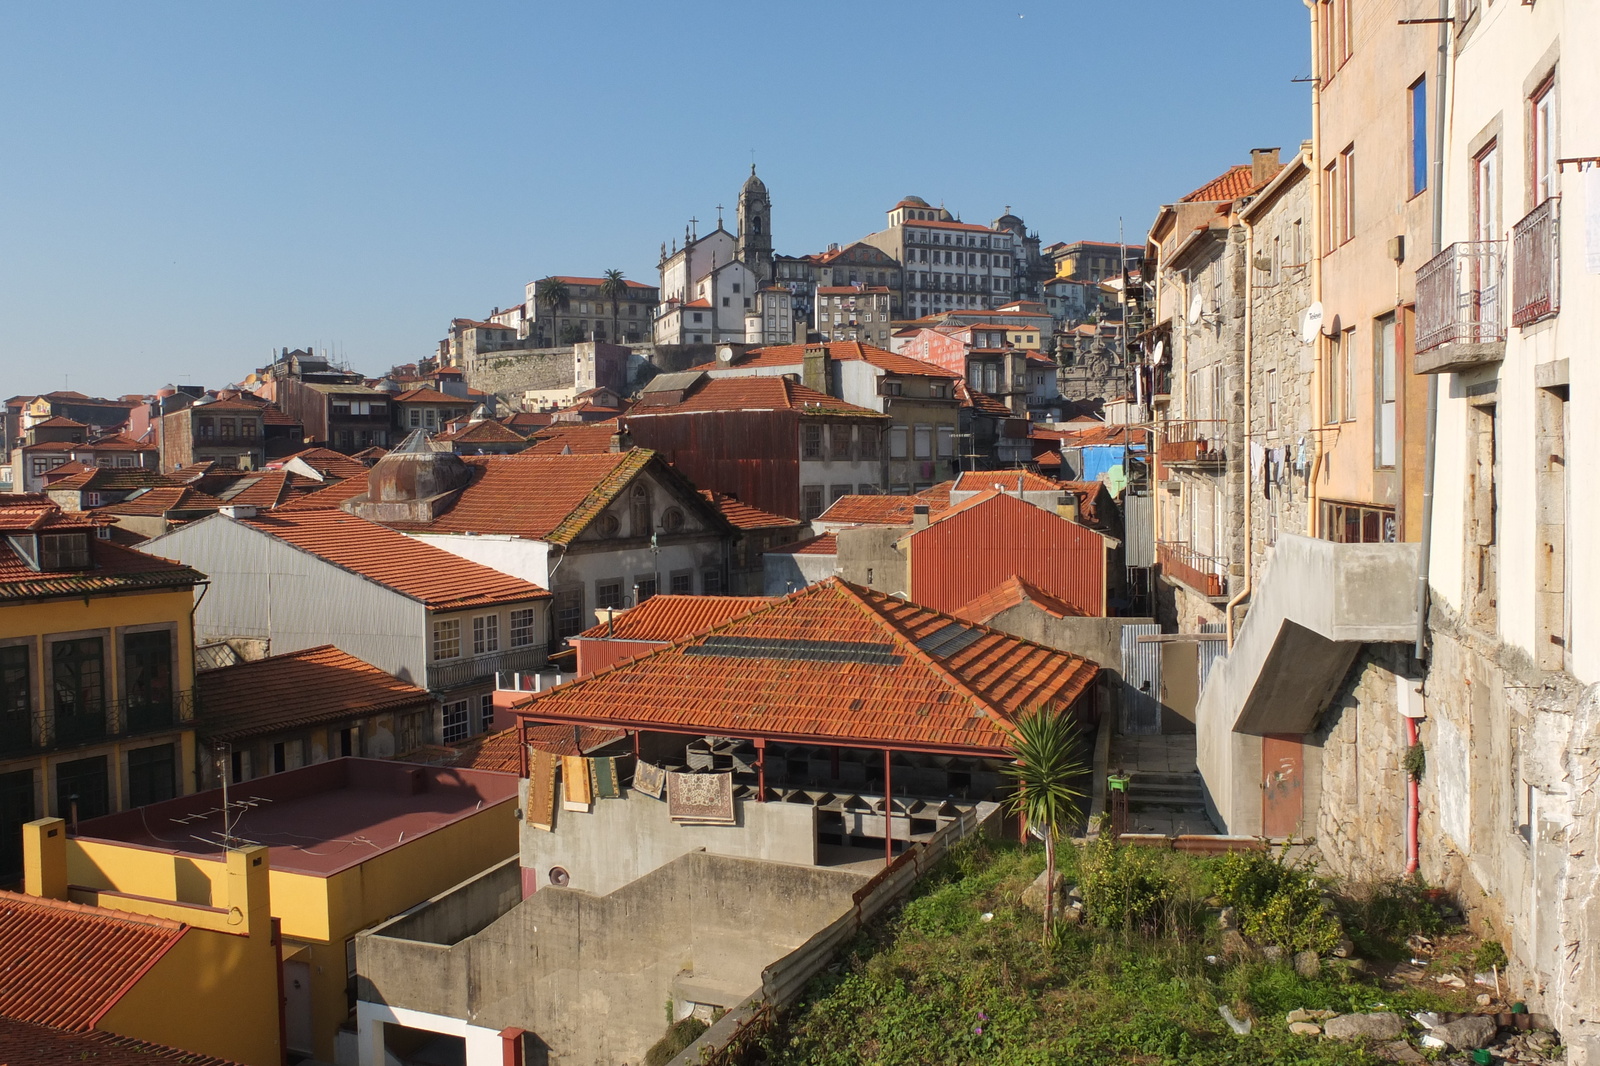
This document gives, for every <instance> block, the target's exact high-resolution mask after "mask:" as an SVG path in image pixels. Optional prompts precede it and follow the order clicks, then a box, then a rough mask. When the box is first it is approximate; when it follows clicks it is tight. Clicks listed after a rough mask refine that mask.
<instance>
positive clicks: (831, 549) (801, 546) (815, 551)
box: [767, 533, 839, 555]
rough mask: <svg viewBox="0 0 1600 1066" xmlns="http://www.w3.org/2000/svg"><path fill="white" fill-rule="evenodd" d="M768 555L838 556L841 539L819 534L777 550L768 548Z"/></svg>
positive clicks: (832, 534) (782, 546) (829, 534)
mask: <svg viewBox="0 0 1600 1066" xmlns="http://www.w3.org/2000/svg"><path fill="white" fill-rule="evenodd" d="M767 554H768V555H838V554H839V537H838V535H837V534H834V533H819V534H818V535H817V536H815V537H807V538H806V539H805V540H797V541H795V542H794V543H793V544H784V545H781V546H779V547H776V548H768V549H767Z"/></svg>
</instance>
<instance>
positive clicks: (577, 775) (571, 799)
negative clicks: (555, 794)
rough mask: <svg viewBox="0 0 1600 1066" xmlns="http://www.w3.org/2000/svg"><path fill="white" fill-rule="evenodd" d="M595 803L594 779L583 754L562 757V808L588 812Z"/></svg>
mask: <svg viewBox="0 0 1600 1066" xmlns="http://www.w3.org/2000/svg"><path fill="white" fill-rule="evenodd" d="M593 803H594V779H593V778H591V777H590V776H589V760H588V759H585V758H584V757H583V756H582V755H563V756H562V757H561V809H562V810H564V811H575V812H577V813H579V814H587V813H588V812H589V808H590V807H591V806H592V805H593Z"/></svg>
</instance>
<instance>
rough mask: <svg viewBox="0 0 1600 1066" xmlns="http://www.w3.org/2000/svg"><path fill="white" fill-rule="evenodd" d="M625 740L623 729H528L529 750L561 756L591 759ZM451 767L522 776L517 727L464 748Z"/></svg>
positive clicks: (544, 727)
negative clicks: (588, 755) (601, 750)
mask: <svg viewBox="0 0 1600 1066" xmlns="http://www.w3.org/2000/svg"><path fill="white" fill-rule="evenodd" d="M625 736H627V734H626V733H624V732H623V731H622V730H620V729H598V728H595V727H594V726H570V725H531V726H529V727H528V746H529V747H530V748H534V749H536V750H538V751H549V752H554V753H555V754H557V755H587V754H588V753H589V752H591V751H594V750H595V749H596V748H603V747H605V746H606V745H607V744H614V743H616V742H617V741H619V740H621V739H622V738H623V737H625ZM450 765H451V766H456V767H460V768H461V769H464V770H486V771H488V772H489V773H495V774H521V773H522V752H521V751H519V750H518V743H517V727H516V726H512V727H511V728H510V729H502V730H500V732H498V733H490V734H487V735H486V736H484V737H483V738H482V739H481V740H477V741H475V742H473V743H470V744H464V745H462V747H461V751H460V754H458V755H457V756H456V757H455V758H454V759H452V760H450Z"/></svg>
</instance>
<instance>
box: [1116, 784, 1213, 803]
mask: <svg viewBox="0 0 1600 1066" xmlns="http://www.w3.org/2000/svg"><path fill="white" fill-rule="evenodd" d="M1205 798H1206V793H1205V790H1204V789H1200V788H1182V787H1179V786H1177V785H1171V786H1166V787H1162V788H1130V789H1129V790H1128V799H1129V800H1130V801H1132V800H1151V801H1154V800H1161V801H1165V802H1168V803H1204V802H1205Z"/></svg>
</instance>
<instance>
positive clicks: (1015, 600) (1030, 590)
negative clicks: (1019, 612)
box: [951, 574, 1089, 625]
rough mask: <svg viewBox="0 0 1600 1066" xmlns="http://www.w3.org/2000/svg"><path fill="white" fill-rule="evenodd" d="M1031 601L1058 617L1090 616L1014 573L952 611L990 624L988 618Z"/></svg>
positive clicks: (956, 614)
mask: <svg viewBox="0 0 1600 1066" xmlns="http://www.w3.org/2000/svg"><path fill="white" fill-rule="evenodd" d="M1025 602H1026V603H1032V604H1033V605H1034V606H1036V607H1038V608H1039V609H1040V610H1041V611H1044V612H1045V613H1046V614H1049V615H1052V616H1053V617H1056V618H1087V617H1088V616H1089V614H1088V612H1087V611H1084V610H1081V609H1079V608H1078V607H1076V606H1074V605H1073V604H1070V603H1068V602H1067V601H1066V600H1063V599H1061V598H1060V597H1059V596H1052V595H1050V594H1049V593H1048V592H1045V591H1044V590H1042V589H1040V588H1039V587H1038V586H1037V585H1034V584H1033V583H1032V582H1029V581H1026V580H1024V579H1023V578H1020V577H1018V576H1017V575H1015V574H1012V575H1011V576H1010V577H1009V578H1007V579H1006V580H1004V581H1002V582H1001V583H1000V584H998V585H996V586H995V587H994V588H992V589H990V590H989V591H988V592H985V593H983V594H982V595H981V596H978V597H976V598H974V599H973V600H972V601H971V602H970V603H967V604H966V605H965V606H962V607H958V608H956V610H955V611H953V612H951V613H953V614H954V615H955V616H956V617H957V618H964V619H966V620H967V621H969V622H976V623H978V624H979V625H987V624H988V622H989V620H990V619H992V618H994V617H995V616H996V615H998V614H1000V613H1001V612H1003V611H1009V610H1010V609H1011V608H1013V607H1016V606H1018V605H1019V604H1022V603H1025Z"/></svg>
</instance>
